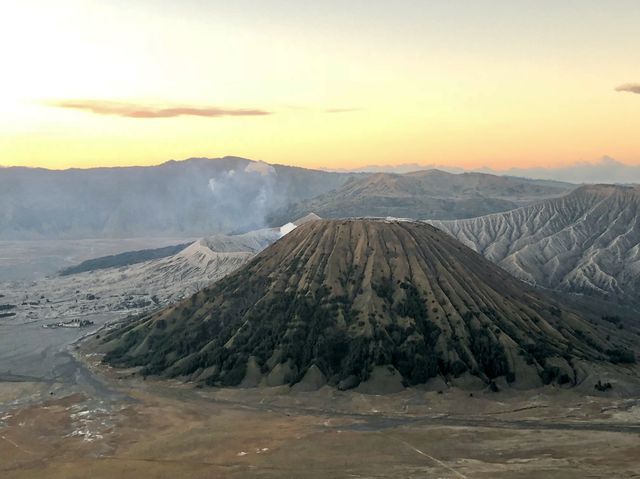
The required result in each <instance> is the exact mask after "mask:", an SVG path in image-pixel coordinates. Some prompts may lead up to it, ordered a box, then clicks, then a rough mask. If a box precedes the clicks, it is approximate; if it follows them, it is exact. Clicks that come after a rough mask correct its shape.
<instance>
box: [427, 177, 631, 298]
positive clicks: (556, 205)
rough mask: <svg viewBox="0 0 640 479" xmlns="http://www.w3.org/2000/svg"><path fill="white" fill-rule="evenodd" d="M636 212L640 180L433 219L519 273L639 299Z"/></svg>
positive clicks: (549, 283) (548, 283) (557, 285)
mask: <svg viewBox="0 0 640 479" xmlns="http://www.w3.org/2000/svg"><path fill="white" fill-rule="evenodd" d="M639 215H640V187H637V186H636V187H625V186H611V185H594V186H583V187H581V188H579V189H577V190H576V191H574V192H572V193H571V194H569V195H567V196H565V197H562V198H557V199H552V200H547V201H542V202H540V203H538V204H535V205H531V206H526V207H523V208H519V209H516V210H513V211H509V212H505V213H497V214H492V215H487V216H481V217H478V218H472V219H465V220H454V221H430V223H431V224H432V225H434V226H437V227H438V228H440V229H442V230H444V231H446V232H448V233H449V234H451V235H452V236H453V237H455V238H457V239H458V240H460V241H461V242H462V243H464V244H465V245H467V246H469V247H471V248H473V249H475V250H476V251H478V252H480V253H481V254H482V255H484V256H485V257H486V258H487V259H489V260H491V261H493V262H495V263H497V264H498V265H500V266H501V267H502V268H504V269H505V270H507V271H508V272H510V273H511V274H513V275H514V276H516V277H518V278H520V279H522V280H525V281H528V282H530V283H535V284H538V285H540V286H543V287H547V288H553V289H558V290H562V291H570V292H576V293H589V294H604V295H608V296H613V297H616V298H619V299H623V300H627V301H631V302H636V301H637V300H638V297H639V296H640V223H639Z"/></svg>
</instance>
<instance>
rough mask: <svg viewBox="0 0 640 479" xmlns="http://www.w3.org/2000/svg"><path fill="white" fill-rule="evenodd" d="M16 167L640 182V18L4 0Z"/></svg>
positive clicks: (592, 7)
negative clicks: (625, 169) (500, 172)
mask: <svg viewBox="0 0 640 479" xmlns="http://www.w3.org/2000/svg"><path fill="white" fill-rule="evenodd" d="M0 8H1V12H0V50H1V53H2V55H1V57H0V58H1V59H2V71H1V74H0V164H1V165H5V166H8V165H26V166H42V167H47V168H67V167H92V166H112V165H133V164H136V165H148V164H157V163H160V162H163V161H166V160H168V159H183V158H187V157H192V156H208V157H217V156H223V155H237V156H244V157H248V158H253V159H260V160H264V161H267V162H272V163H284V164H293V165H299V166H305V167H320V166H322V167H329V168H340V167H342V168H349V167H358V166H363V165H369V164H400V163H420V164H431V163H436V164H441V165H452V166H453V165H456V166H462V167H468V168H474V167H479V166H484V165H486V166H490V167H493V168H496V169H502V168H508V167H511V166H517V167H529V166H551V165H561V164H568V163H573V162H575V161H579V160H595V159H596V158H599V157H601V156H603V155H605V154H606V155H610V156H612V157H614V158H616V159H618V160H620V161H623V162H626V163H630V164H640V133H639V131H640V61H638V56H639V52H638V50H639V47H640V2H638V1H637V0H612V1H607V2H604V1H600V0H597V1H596V0H579V1H578V0H564V1H560V2H559V1H557V0H554V1H551V0H540V1H533V0H532V1H524V0H523V1H513V0H485V1H483V0H459V1H451V0H446V1H444V0H443V1H430V0H397V1H394V2H390V1H386V0H369V1H359V0H353V1H337V0H325V1H323V2H318V1H313V2H312V1H305V0H298V1H293V0H234V1H228V2H223V1H203V0H184V1H162V0H154V1H152V0H135V1H131V0H129V1H123V0H113V1H109V2H103V1H94V0H82V1H79V0H58V1H56V2H52V1H49V0H22V1H15V2H14V1H1V2H0Z"/></svg>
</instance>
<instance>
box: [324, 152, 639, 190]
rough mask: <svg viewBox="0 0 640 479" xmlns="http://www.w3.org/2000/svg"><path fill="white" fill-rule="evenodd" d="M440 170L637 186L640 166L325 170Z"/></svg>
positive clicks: (607, 161) (605, 162)
mask: <svg viewBox="0 0 640 479" xmlns="http://www.w3.org/2000/svg"><path fill="white" fill-rule="evenodd" d="M426 169H439V170H442V171H447V172H449V173H464V172H479V173H489V174H493V175H506V176H516V177H522V178H535V179H543V180H556V181H566V182H569V183H618V184H628V183H640V165H629V164H626V163H622V162H620V161H617V160H615V159H613V158H611V157H609V156H604V157H602V158H600V159H599V160H597V161H595V162H586V161H582V162H577V163H573V164H571V165H568V166H562V167H557V168H553V167H552V168H508V169H504V170H498V169H493V168H488V167H483V168H472V169H465V168H461V167H456V166H450V165H439V164H419V163H405V164H399V165H370V166H364V167H361V168H355V169H352V170H348V169H343V170H327V171H340V172H343V173H349V172H351V173H354V172H360V173H362V172H367V173H381V172H385V173H400V174H402V173H408V172H412V171H418V170H426Z"/></svg>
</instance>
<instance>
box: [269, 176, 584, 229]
mask: <svg viewBox="0 0 640 479" xmlns="http://www.w3.org/2000/svg"><path fill="white" fill-rule="evenodd" d="M574 187H575V186H574V185H571V184H569V183H561V182H556V181H548V180H527V179H522V178H513V177H506V176H495V175H488V174H484V173H462V174H451V173H447V172H444V171H440V170H425V171H416V172H413V173H405V174H402V175H399V174H393V173H375V174H370V175H367V176H362V177H357V178H352V179H350V180H349V181H347V182H346V183H344V184H343V185H342V186H340V187H339V188H337V189H335V190H333V191H330V192H327V193H324V194H321V195H319V196H316V197H314V198H310V199H305V200H301V201H299V202H297V203H292V204H291V205H289V206H285V207H283V208H281V209H280V210H278V211H276V212H275V213H272V214H270V215H268V222H269V224H281V223H282V222H283V221H286V218H291V217H298V216H301V215H303V214H306V213H308V212H315V213H317V214H319V215H320V216H322V217H323V218H345V217H363V216H369V217H386V216H392V217H397V218H415V219H427V218H428V219H455V218H471V217H474V216H480V215H484V214H488V213H494V212H498V211H507V210H511V209H514V208H517V207H519V206H522V205H526V204H529V203H532V202H535V201H539V200H541V199H545V198H551V197H557V196H561V195H563V194H566V193H568V192H569V191H570V190H571V189H572V188H574Z"/></svg>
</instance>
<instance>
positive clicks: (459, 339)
mask: <svg viewBox="0 0 640 479" xmlns="http://www.w3.org/2000/svg"><path fill="white" fill-rule="evenodd" d="M612 337H613V339H611V338H612ZM616 341H619V340H618V336H615V333H612V335H609V332H608V331H607V330H605V329H603V328H602V327H601V326H599V325H597V324H596V323H595V322H592V321H590V320H589V321H588V320H587V318H586V317H585V316H584V315H583V314H582V313H580V312H577V311H574V310H572V309H568V308H565V307H563V306H562V305H561V304H559V303H557V302H556V301H555V300H554V299H551V297H548V296H547V295H546V294H544V293H542V292H540V291H539V290H536V289H534V288H532V287H529V286H527V285H525V284H524V283H522V282H520V281H519V280H517V279H515V278H513V277H512V276H510V275H509V274H508V273H507V272H505V271H504V270H502V269H501V268H499V267H498V266H496V265H494V264H493V263H491V262H490V261H488V260H486V259H484V258H483V257H482V256H481V255H479V254H478V253H476V252H474V251H473V250H471V249H470V248H468V247H466V246H464V245H462V244H461V243H459V242H458V241H456V240H455V239H453V238H452V237H451V236H449V235H447V234H446V233H444V232H442V231H440V230H438V229H436V228H434V227H432V226H430V225H427V224H423V223H418V222H405V221H382V220H360V219H354V220H329V221H327V220H319V221H313V222H310V223H307V224H304V225H302V226H300V227H298V228H296V229H295V230H294V231H292V232H291V233H289V234H288V235H286V236H285V237H283V238H282V239H280V240H278V241H277V242H275V243H274V244H273V245H271V246H270V247H268V248H267V249H265V250H264V251H262V252H261V253H260V254H258V255H257V256H256V257H255V258H254V259H253V260H251V261H250V262H249V263H248V264H246V265H245V266H243V267H242V268H241V269H240V270H238V271H236V272H235V273H233V274H231V275H229V276H227V277H225V278H224V279H222V280H220V281H218V282H217V283H215V284H213V285H212V286H210V287H208V288H206V289H204V290H202V291H200V292H198V293H197V294H195V295H193V296H192V297H191V298H189V299H187V300H185V301H182V302H180V303H178V304H175V305H172V306H170V307H168V308H166V309H163V310H160V311H158V312H156V313H153V314H150V315H147V316H144V317H142V318H139V319H137V320H134V321H131V322H128V323H125V324H123V325H122V326H121V327H119V328H117V329H114V330H112V331H110V332H109V333H108V334H107V335H106V336H105V337H103V338H102V339H101V340H100V344H99V347H100V349H101V350H102V351H103V352H104V353H105V357H104V361H105V362H107V363H109V364H111V365H114V366H120V367H133V366H139V367H141V372H142V374H144V375H160V376H164V377H180V378H184V379H187V380H191V381H195V382H200V383H204V384H208V385H215V386H235V385H242V386H257V385H269V386H277V385H283V384H289V385H292V386H295V387H299V388H301V389H315V388H318V387H320V386H322V385H324V384H329V385H331V386H336V387H338V388H341V389H350V388H355V387H357V388H359V389H360V390H363V391H365V392H366V391H370V392H385V391H394V390H398V389H400V388H402V387H405V386H412V385H418V384H423V383H428V382H430V380H432V379H433V380H434V381H442V380H445V381H447V382H452V383H454V384H460V385H469V384H476V385H478V384H480V385H488V386H490V387H492V388H496V387H498V386H497V385H498V384H501V385H504V386H506V385H511V387H520V388H529V387H537V386H538V385H541V384H543V383H550V382H554V383H559V384H568V385H569V384H577V383H579V382H580V381H581V380H582V379H583V378H584V376H585V375H586V374H587V371H588V369H589V367H590V365H592V364H596V363H599V364H609V363H611V362H618V363H620V362H634V361H635V354H634V353H633V352H632V351H630V350H629V349H627V348H626V347H623V346H622V343H619V342H616Z"/></svg>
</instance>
